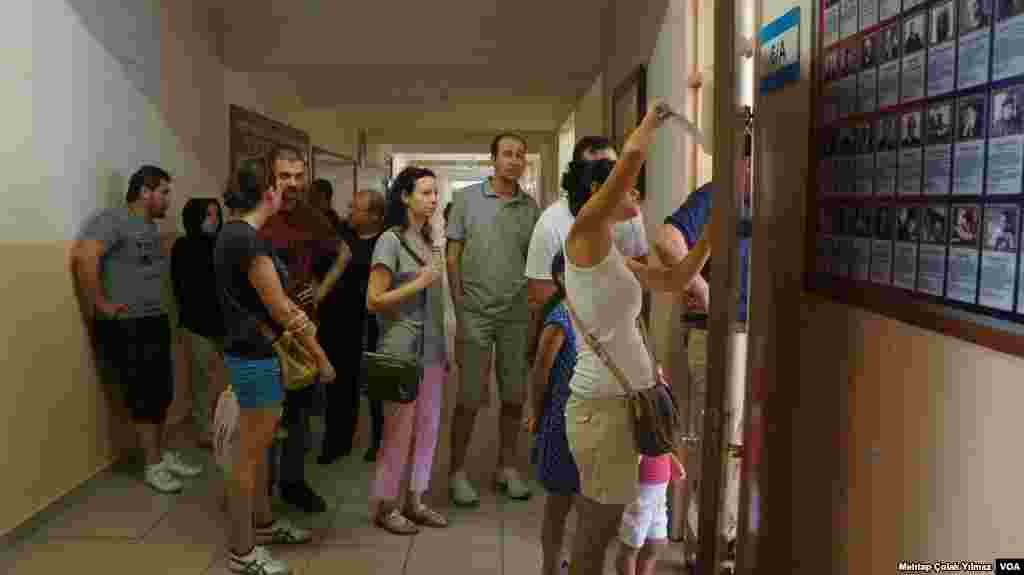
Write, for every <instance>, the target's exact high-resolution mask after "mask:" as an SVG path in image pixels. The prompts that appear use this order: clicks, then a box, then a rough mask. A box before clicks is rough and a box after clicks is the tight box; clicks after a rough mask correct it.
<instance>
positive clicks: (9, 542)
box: [0, 455, 118, 549]
mask: <svg viewBox="0 0 1024 575" xmlns="http://www.w3.org/2000/svg"><path fill="white" fill-rule="evenodd" d="M117 461H118V457H117V456H116V455H115V456H114V457H112V458H111V459H110V461H107V462H105V463H101V464H100V465H99V466H98V467H97V468H96V469H95V470H94V471H93V472H92V473H90V474H89V475H88V476H87V477H86V478H85V479H83V480H82V481H79V482H78V483H76V484H74V485H72V486H71V487H70V488H68V489H67V490H65V491H64V492H63V493H61V494H59V495H57V496H56V497H54V498H53V499H51V500H50V501H48V502H46V503H43V504H42V505H40V506H39V507H38V508H36V510H35V511H33V512H31V513H29V514H28V515H27V516H25V517H24V518H22V519H21V521H19V522H18V524H17V525H15V526H14V527H12V528H10V529H8V530H7V531H4V532H0V548H6V549H9V548H12V547H14V546H15V545H16V544H18V543H19V542H20V541H22V540H24V538H25V537H27V536H29V535H31V534H32V533H33V532H35V530H36V529H38V528H39V524H40V523H41V522H42V521H40V520H45V519H46V518H47V516H48V515H52V514H53V513H54V512H56V511H58V510H59V509H60V507H61V505H62V504H63V503H64V502H65V501H66V500H67V499H68V498H69V497H70V496H71V495H72V494H74V493H75V492H76V491H78V490H79V489H81V488H82V486H83V485H85V484H86V483H88V482H90V481H92V480H93V479H95V478H96V477H97V476H98V475H99V474H101V473H103V472H104V471H106V470H108V469H110V468H111V467H112V466H113V465H114V464H115V463H117Z"/></svg>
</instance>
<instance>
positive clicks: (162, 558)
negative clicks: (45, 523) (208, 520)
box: [5, 539, 215, 575]
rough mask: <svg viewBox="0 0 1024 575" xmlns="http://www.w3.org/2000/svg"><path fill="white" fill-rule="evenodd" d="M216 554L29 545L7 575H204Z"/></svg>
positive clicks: (99, 543)
mask: <svg viewBox="0 0 1024 575" xmlns="http://www.w3.org/2000/svg"><path fill="white" fill-rule="evenodd" d="M214 553H215V547H214V546H213V545H181V544H155V543H154V544H151V543H133V542H127V541H113V540H96V539H94V540H87V539H76V540H68V541H61V542H59V543H42V544H31V545H28V546H26V548H25V549H23V550H22V552H21V553H20V554H19V556H18V558H17V559H16V560H15V562H14V564H13V566H12V569H11V570H9V571H5V573H11V574H12V575H52V574H54V573H81V572H83V570H84V572H96V573H103V574H104V575H122V574H124V575H135V574H139V573H161V574H163V573H166V574H168V575H201V574H202V573H205V572H206V570H207V569H208V568H209V567H210V565H211V564H212V563H213V559H214Z"/></svg>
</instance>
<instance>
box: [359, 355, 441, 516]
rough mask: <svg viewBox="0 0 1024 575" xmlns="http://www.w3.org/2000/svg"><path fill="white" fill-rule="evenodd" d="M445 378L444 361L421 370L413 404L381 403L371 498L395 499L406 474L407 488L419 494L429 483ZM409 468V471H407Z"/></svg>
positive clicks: (439, 424) (439, 423) (439, 422)
mask: <svg viewBox="0 0 1024 575" xmlns="http://www.w3.org/2000/svg"><path fill="white" fill-rule="evenodd" d="M447 377H448V375H447V374H446V373H445V370H444V362H438V363H435V364H431V365H428V366H426V367H425V368H424V370H423V380H422V381H421V382H420V389H419V393H418V395H417V397H416V401H413V402H412V403H405V404H390V405H389V404H385V406H384V438H383V441H382V442H381V446H380V450H379V451H378V452H377V468H376V473H375V476H374V479H373V482H372V483H371V485H370V497H371V498H373V499H378V500H381V499H386V500H391V499H397V498H398V491H399V489H400V488H401V484H402V479H403V475H404V474H406V473H408V472H410V471H411V473H412V478H411V481H410V483H409V489H410V490H411V491H413V492H414V493H423V492H425V491H426V490H427V486H428V485H429V484H430V470H431V467H432V466H433V464H434V449H435V448H436V447H437V431H438V428H439V427H440V426H441V397H442V391H443V388H444V382H445V380H446V379H447ZM410 467H411V470H410Z"/></svg>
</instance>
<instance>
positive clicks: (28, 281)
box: [0, 0, 227, 533]
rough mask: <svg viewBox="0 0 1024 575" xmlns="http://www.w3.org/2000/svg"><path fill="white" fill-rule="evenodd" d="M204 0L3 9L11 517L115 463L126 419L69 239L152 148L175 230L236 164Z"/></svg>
mask: <svg viewBox="0 0 1024 575" xmlns="http://www.w3.org/2000/svg"><path fill="white" fill-rule="evenodd" d="M202 5H203V3H202V2H197V1H192V0H187V1H179V2H174V3H168V2H156V1H153V0H150V1H139V2H130V3H121V4H119V5H118V6H117V7H116V9H110V8H108V7H106V6H102V7H101V2H100V1H99V0H12V1H10V2H7V3H6V4H5V8H6V16H7V17H6V18H4V20H3V23H2V24H0V29H2V33H0V42H2V43H3V49H2V50H0V53H3V54H4V60H5V61H4V64H5V65H4V66H0V74H3V75H4V77H3V84H4V86H5V89H4V91H3V94H2V95H0V101H2V103H3V108H4V109H5V111H6V112H7V113H6V115H5V117H6V118H7V123H6V124H5V128H4V130H3V131H2V133H0V142H2V144H0V148H2V149H4V150H5V151H6V152H7V153H3V154H0V166H2V167H3V171H4V173H5V177H6V180H7V184H6V186H7V191H6V194H5V196H4V209H3V210H0V252H2V253H0V257H2V258H3V261H4V262H5V265H4V266H3V268H2V271H0V315H2V316H3V317H4V320H5V321H4V322H2V323H0V340H2V341H3V342H4V348H5V349H6V350H7V352H6V354H5V356H6V357H5V360H4V363H3V365H4V386H3V390H2V391H0V438H2V439H0V461H5V462H8V465H6V466H5V467H4V485H5V489H4V490H3V494H2V495H0V533H3V532H6V531H8V530H10V529H12V528H13V527H15V526H16V525H18V524H19V523H20V522H21V521H23V520H24V519H26V518H27V517H29V516H30V515H31V514H33V513H34V512H36V511H37V510H39V509H41V508H42V507H44V506H45V505H47V504H49V503H50V502H51V501H53V500H54V499H56V498H57V497H59V496H61V495H63V494H64V493H66V492H67V491H69V490H70V489H72V488H74V487H75V486H76V485H78V484H79V483H80V482H81V481H83V480H84V479H86V478H88V477H90V476H91V475H92V474H94V473H95V472H97V471H99V470H100V469H102V468H103V467H105V466H106V465H107V464H109V463H110V462H111V461H112V459H113V458H114V456H115V454H116V449H117V445H116V443H115V439H114V438H115V437H119V436H120V435H119V433H118V431H119V429H120V428H119V425H120V423H119V422H120V420H119V418H118V417H117V416H116V415H115V414H114V412H113V411H112V410H111V409H110V408H109V407H108V403H107V399H106V398H105V396H104V394H103V390H102V388H101V386H100V385H99V384H98V383H97V381H96V377H95V376H94V368H93V363H92V358H91V351H90V349H89V344H88V341H87V339H88V338H87V335H86V333H85V330H84V329H83V325H82V322H81V320H80V318H79V312H78V304H77V302H76V299H75V296H74V291H73V287H72V282H71V278H70V274H69V271H68V250H69V247H70V245H71V240H72V239H73V238H74V236H75V234H76V233H77V232H78V230H79V229H80V227H81V225H82V223H83V222H84V221H85V219H86V218H87V217H88V216H89V215H90V214H91V213H93V212H94V211H95V210H97V209H100V208H103V207H107V206H112V205H118V204H120V203H123V198H124V193H125V191H126V190H127V180H128V177H129V176H130V175H131V173H132V172H133V171H134V170H135V169H136V168H138V167H139V166H140V165H141V164H143V163H155V164H158V165H160V166H162V167H164V168H165V169H167V170H168V171H169V172H171V173H172V175H173V176H174V177H175V181H174V194H173V196H172V199H171V208H170V210H169V212H168V219H167V220H166V221H165V222H163V224H162V229H163V230H164V231H165V232H167V233H168V234H171V233H173V232H174V231H175V229H176V228H177V226H178V225H180V224H179V223H178V221H177V220H178V219H180V218H179V217H178V216H177V214H179V213H180V209H181V207H182V206H183V205H184V203H185V201H186V200H187V197H188V196H190V195H193V194H194V195H212V193H213V191H214V190H215V189H217V188H218V187H219V185H220V183H221V182H223V178H224V175H225V174H224V170H225V168H226V165H227V151H226V149H225V145H224V143H225V142H226V141H227V135H226V129H227V112H226V106H225V105H224V91H223V78H222V69H221V66H220V63H219V58H218V57H217V56H216V53H217V52H216V42H214V41H213V40H212V39H213V34H212V33H211V26H210V19H209V14H208V13H207V12H206V10H205V9H203V8H200V6H202Z"/></svg>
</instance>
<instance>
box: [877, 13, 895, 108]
mask: <svg viewBox="0 0 1024 575" xmlns="http://www.w3.org/2000/svg"><path fill="white" fill-rule="evenodd" d="M879 35H880V37H881V38H882V41H881V43H880V45H879V48H878V50H879V56H878V62H879V65H878V107H879V108H887V107H889V106H895V105H896V104H899V102H900V26H899V22H893V23H892V24H890V25H888V26H886V27H885V28H882V29H881V31H879Z"/></svg>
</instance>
